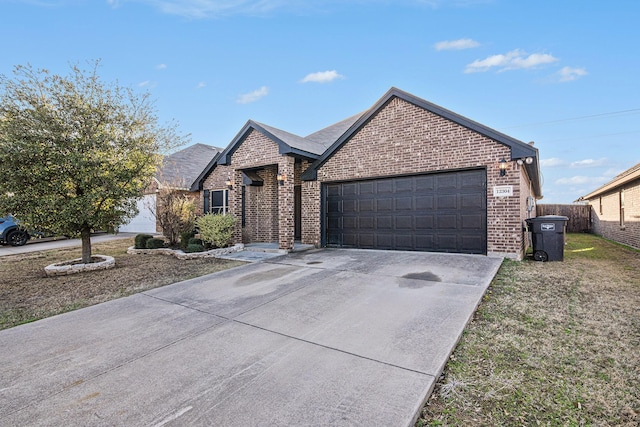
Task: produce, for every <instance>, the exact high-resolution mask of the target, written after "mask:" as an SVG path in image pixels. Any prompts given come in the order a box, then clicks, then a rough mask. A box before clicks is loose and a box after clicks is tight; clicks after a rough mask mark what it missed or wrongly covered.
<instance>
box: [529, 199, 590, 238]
mask: <svg viewBox="0 0 640 427" xmlns="http://www.w3.org/2000/svg"><path fill="white" fill-rule="evenodd" d="M536 214H537V216H542V215H562V216H566V217H568V218H569V222H568V223H567V233H584V232H588V231H591V206H590V205H537V206H536Z"/></svg>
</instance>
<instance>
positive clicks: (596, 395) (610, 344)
mask: <svg viewBox="0 0 640 427" xmlns="http://www.w3.org/2000/svg"><path fill="white" fill-rule="evenodd" d="M564 259H565V261H564V262H549V263H540V262H534V261H523V262H514V261H504V262H503V265H502V267H501V269H500V271H499V272H498V274H497V276H496V278H495V279H494V281H493V282H492V284H491V286H490V287H489V289H488V291H487V293H486V295H485V296H484V298H483V301H482V303H481V304H480V306H479V308H478V310H477V312H476V314H475V317H474V319H473V320H472V322H471V323H470V324H469V325H468V327H467V328H466V330H465V332H464V334H463V337H462V339H461V341H460V343H459V345H458V347H457V348H456V349H455V351H454V353H453V354H452V356H451V359H450V362H449V363H448V364H447V366H446V368H445V370H444V373H443V376H442V378H441V379H440V381H439V382H438V384H437V385H436V389H435V390H434V393H433V394H432V396H431V397H430V399H429V400H428V402H427V405H426V406H425V408H424V410H423V412H422V416H421V418H420V419H419V420H418V422H417V424H416V425H418V426H440V425H442V426H467V425H487V426H493V425H506V426H512V425H518V426H519V425H527V426H528V425H534V426H535V425H544V426H587V425H593V426H614V425H615V426H619V425H622V426H626V425H628V426H637V425H640V415H639V414H640V388H639V387H638V378H640V340H639V335H640V334H639V331H640V310H639V307H640V253H639V252H638V251H632V250H629V249H628V248H626V247H623V246H620V245H615V244H613V243H611V242H609V241H607V240H604V239H601V238H599V237H597V236H593V235H589V234H570V235H568V236H567V245H566V248H565V257H564Z"/></svg>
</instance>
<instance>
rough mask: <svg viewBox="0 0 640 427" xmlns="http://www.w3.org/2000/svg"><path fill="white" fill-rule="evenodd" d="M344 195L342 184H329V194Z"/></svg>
mask: <svg viewBox="0 0 640 427" xmlns="http://www.w3.org/2000/svg"><path fill="white" fill-rule="evenodd" d="M341 195H342V186H341V185H340V184H328V185H327V196H329V197H331V196H341Z"/></svg>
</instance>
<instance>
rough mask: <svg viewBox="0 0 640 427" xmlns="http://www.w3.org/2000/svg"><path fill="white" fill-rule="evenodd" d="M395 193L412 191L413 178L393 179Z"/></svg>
mask: <svg viewBox="0 0 640 427" xmlns="http://www.w3.org/2000/svg"><path fill="white" fill-rule="evenodd" d="M395 184H396V193H406V192H413V191H414V190H413V179H411V178H397V179H396V180H395Z"/></svg>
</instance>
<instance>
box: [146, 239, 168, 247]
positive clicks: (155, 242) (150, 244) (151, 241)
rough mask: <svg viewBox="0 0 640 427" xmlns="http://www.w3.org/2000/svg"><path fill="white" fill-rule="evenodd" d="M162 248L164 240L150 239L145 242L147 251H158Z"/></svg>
mask: <svg viewBox="0 0 640 427" xmlns="http://www.w3.org/2000/svg"><path fill="white" fill-rule="evenodd" d="M163 247H164V240H162V239H156V238H151V239H149V240H147V249H158V248H163Z"/></svg>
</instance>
